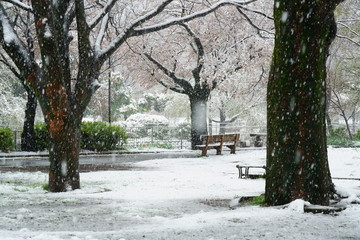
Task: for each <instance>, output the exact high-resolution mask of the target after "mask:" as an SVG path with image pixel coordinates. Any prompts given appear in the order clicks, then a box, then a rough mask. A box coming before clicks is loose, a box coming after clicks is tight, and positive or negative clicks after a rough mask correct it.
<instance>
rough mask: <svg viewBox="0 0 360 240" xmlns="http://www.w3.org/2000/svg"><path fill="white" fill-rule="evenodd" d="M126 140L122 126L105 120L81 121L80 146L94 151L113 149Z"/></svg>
mask: <svg viewBox="0 0 360 240" xmlns="http://www.w3.org/2000/svg"><path fill="white" fill-rule="evenodd" d="M126 141H127V134H126V131H125V129H124V128H123V127H120V126H117V125H110V124H108V123H105V122H83V123H82V125H81V148H82V149H88V150H95V151H107V150H114V149H116V148H117V147H118V146H119V147H121V146H122V145H123V144H124V143H126Z"/></svg>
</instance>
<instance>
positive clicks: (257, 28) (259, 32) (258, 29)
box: [236, 7, 274, 38]
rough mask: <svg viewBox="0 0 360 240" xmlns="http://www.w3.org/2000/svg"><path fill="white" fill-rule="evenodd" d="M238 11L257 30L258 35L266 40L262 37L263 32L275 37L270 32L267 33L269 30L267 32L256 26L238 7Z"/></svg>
mask: <svg viewBox="0 0 360 240" xmlns="http://www.w3.org/2000/svg"><path fill="white" fill-rule="evenodd" d="M236 9H237V10H238V12H239V13H240V14H241V15H242V16H243V17H244V18H245V19H246V20H247V21H248V23H249V24H250V25H251V26H252V27H253V28H255V29H256V30H257V33H258V35H259V36H260V37H262V38H264V36H262V35H261V32H266V33H268V34H270V35H274V33H272V32H269V31H267V30H265V29H261V28H259V27H258V26H256V25H255V23H254V22H253V21H252V20H251V19H250V18H249V16H248V15H246V14H245V13H244V12H243V11H242V9H241V8H240V7H237V8H236ZM272 20H273V19H272Z"/></svg>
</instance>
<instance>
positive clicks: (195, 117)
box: [190, 97, 208, 149]
mask: <svg viewBox="0 0 360 240" xmlns="http://www.w3.org/2000/svg"><path fill="white" fill-rule="evenodd" d="M207 99H208V98H207V97H204V98H191V97H190V107H191V148H192V149H195V146H196V145H199V144H201V143H202V140H201V139H200V136H201V135H207V132H208V131H207Z"/></svg>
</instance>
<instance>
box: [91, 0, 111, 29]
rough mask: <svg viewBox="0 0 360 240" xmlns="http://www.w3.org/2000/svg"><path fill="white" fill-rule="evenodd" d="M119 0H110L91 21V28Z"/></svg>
mask: <svg viewBox="0 0 360 240" xmlns="http://www.w3.org/2000/svg"><path fill="white" fill-rule="evenodd" d="M116 1H117V0H109V1H108V2H107V4H106V5H105V7H104V8H103V9H102V10H101V12H100V13H99V14H98V15H97V16H96V17H95V18H94V19H93V20H92V21H91V22H90V23H89V28H90V29H93V28H94V27H95V26H96V25H97V24H98V23H99V22H100V21H101V19H103V18H104V17H105V16H106V15H107V14H108V13H109V12H110V10H111V9H112V8H113V6H114V5H115V3H116Z"/></svg>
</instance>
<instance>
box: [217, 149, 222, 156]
mask: <svg viewBox="0 0 360 240" xmlns="http://www.w3.org/2000/svg"><path fill="white" fill-rule="evenodd" d="M221 150H222V149H221V147H218V148H216V155H221Z"/></svg>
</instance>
